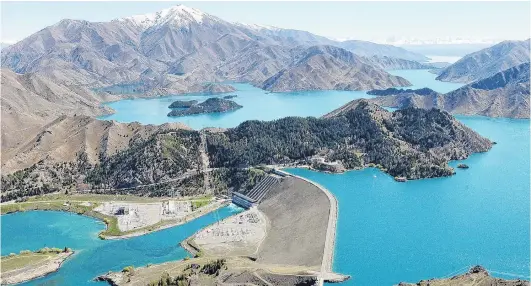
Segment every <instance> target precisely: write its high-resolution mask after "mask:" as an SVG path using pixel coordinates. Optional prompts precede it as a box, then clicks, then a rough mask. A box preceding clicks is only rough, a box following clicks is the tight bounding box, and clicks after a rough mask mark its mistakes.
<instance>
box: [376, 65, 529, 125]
mask: <svg viewBox="0 0 531 286" xmlns="http://www.w3.org/2000/svg"><path fill="white" fill-rule="evenodd" d="M529 80H530V77H529V63H524V64H521V65H519V66H515V67H512V68H510V69H507V70H505V71H502V72H500V73H497V74H495V75H493V76H491V77H489V78H486V79H483V80H479V81H476V82H473V83H471V84H469V85H466V86H463V87H461V88H459V89H457V90H454V91H451V92H449V93H447V94H440V93H437V92H434V91H431V92H425V91H424V92H419V90H414V91H411V90H395V91H393V90H388V92H387V91H373V92H372V93H373V94H374V93H377V94H382V93H383V94H392V95H388V96H383V97H378V98H374V99H371V101H372V102H374V103H376V104H379V105H381V106H387V107H394V108H406V107H419V108H427V109H429V108H439V109H443V110H446V111H448V112H450V113H454V114H464V115H484V116H490V117H510V118H529V112H530V107H529V101H530V99H529V94H530V83H529Z"/></svg>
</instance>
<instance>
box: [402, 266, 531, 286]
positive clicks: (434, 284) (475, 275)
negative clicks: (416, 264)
mask: <svg viewBox="0 0 531 286" xmlns="http://www.w3.org/2000/svg"><path fill="white" fill-rule="evenodd" d="M462 285H474V286H529V281H526V280H520V279H518V280H506V279H500V278H495V277H492V276H490V275H489V273H488V272H487V270H485V269H484V268H483V267H481V266H474V267H472V268H471V269H470V270H469V271H468V272H467V273H465V274H460V275H457V276H454V277H452V278H447V279H430V280H421V281H420V282H418V283H404V282H400V283H399V284H398V286H462Z"/></svg>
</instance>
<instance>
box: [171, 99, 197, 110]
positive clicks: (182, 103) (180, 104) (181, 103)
mask: <svg viewBox="0 0 531 286" xmlns="http://www.w3.org/2000/svg"><path fill="white" fill-rule="evenodd" d="M197 102H198V101H197V100H176V101H174V102H172V103H171V104H170V106H168V107H169V108H190V107H192V106H194V105H196V104H197Z"/></svg>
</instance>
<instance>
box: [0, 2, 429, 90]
mask: <svg viewBox="0 0 531 286" xmlns="http://www.w3.org/2000/svg"><path fill="white" fill-rule="evenodd" d="M314 45H335V46H338V47H341V48H344V49H346V50H349V51H351V52H353V53H355V54H357V55H360V56H364V57H373V56H378V57H384V56H385V57H388V58H397V59H404V60H408V61H418V60H426V59H427V58H426V57H424V56H422V55H420V54H416V53H412V52H409V51H407V50H404V49H402V48H398V47H394V46H390V45H379V44H374V43H369V42H362V41H346V42H336V41H332V40H330V39H327V38H325V37H321V36H317V35H314V34H311V33H309V32H306V31H299V30H290V29H280V28H275V27H269V26H260V25H245V24H240V23H230V22H227V21H225V20H222V19H220V18H218V17H215V16H213V15H209V14H206V13H203V12H201V11H199V10H197V9H193V8H188V7H186V6H183V5H178V6H174V7H171V8H168V9H164V10H162V11H159V12H157V13H152V14H146V15H137V16H132V17H126V18H120V19H115V20H112V21H110V22H88V21H83V20H70V19H65V20H62V21H60V22H59V23H57V24H55V25H52V26H49V27H46V28H44V29H42V30H41V31H39V32H37V33H35V34H33V35H31V36H29V37H27V38H26V39H24V40H22V41H20V42H18V43H16V44H13V45H12V46H9V47H7V48H5V49H3V50H2V66H3V67H7V68H10V69H11V70H13V71H15V72H17V73H39V74H42V75H44V76H46V77H48V78H50V79H51V80H53V81H54V82H57V83H60V84H65V85H76V86H87V87H104V86H109V85H115V84H138V83H142V84H143V85H144V89H145V90H151V89H155V90H157V91H161V90H166V91H167V92H169V93H170V92H179V93H183V92H190V91H191V90H189V89H188V88H189V87H191V86H194V85H197V84H200V83H203V82H205V81H223V80H233V79H240V80H246V81H250V82H253V83H256V84H259V83H261V81H263V80H266V79H267V78H269V77H271V76H273V75H274V74H275V73H277V72H279V71H280V70H281V69H283V68H285V67H287V66H288V65H290V64H292V63H293V62H294V61H295V60H296V59H297V58H298V57H301V56H303V55H304V52H305V49H306V48H308V47H311V46H314ZM298 53H302V54H301V55H299V54H298ZM254 55H260V57H261V58H264V57H265V58H266V59H268V60H270V61H265V62H264V61H262V60H261V59H260V58H256V59H255V61H253V60H252V59H249V58H248V57H249V56H254ZM246 58H247V60H245V59H246ZM256 60H261V61H260V62H261V63H262V66H261V67H260V68H261V69H260V70H257V68H258V67H256V66H254V65H253V64H254V63H255V62H256ZM372 61H373V62H378V58H373V59H372ZM386 61H387V62H388V61H389V60H386ZM264 65H266V66H264ZM382 65H384V66H385V63H384V64H382ZM394 65H395V67H396V65H397V64H396V63H395V64H394ZM380 67H382V66H380ZM173 87H179V88H173ZM323 88H324V87H323ZM305 89H307V88H305Z"/></svg>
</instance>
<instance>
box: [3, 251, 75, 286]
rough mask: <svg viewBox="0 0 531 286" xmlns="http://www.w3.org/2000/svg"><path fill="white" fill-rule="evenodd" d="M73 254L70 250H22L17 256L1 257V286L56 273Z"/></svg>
mask: <svg viewBox="0 0 531 286" xmlns="http://www.w3.org/2000/svg"><path fill="white" fill-rule="evenodd" d="M72 254H74V252H73V251H72V250H71V249H70V248H66V247H65V248H64V249H60V248H47V247H45V248H42V249H39V250H37V251H34V252H32V251H29V250H22V251H20V253H19V254H15V253H11V254H9V255H7V256H2V258H1V259H0V263H1V265H2V274H1V277H2V285H11V284H19V283H22V282H26V281H30V280H33V279H36V278H39V277H43V276H45V275H48V274H50V273H53V272H55V271H57V270H58V269H59V268H60V267H61V264H62V263H63V262H64V261H65V260H66V259H67V258H68V257H70V255H72Z"/></svg>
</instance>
